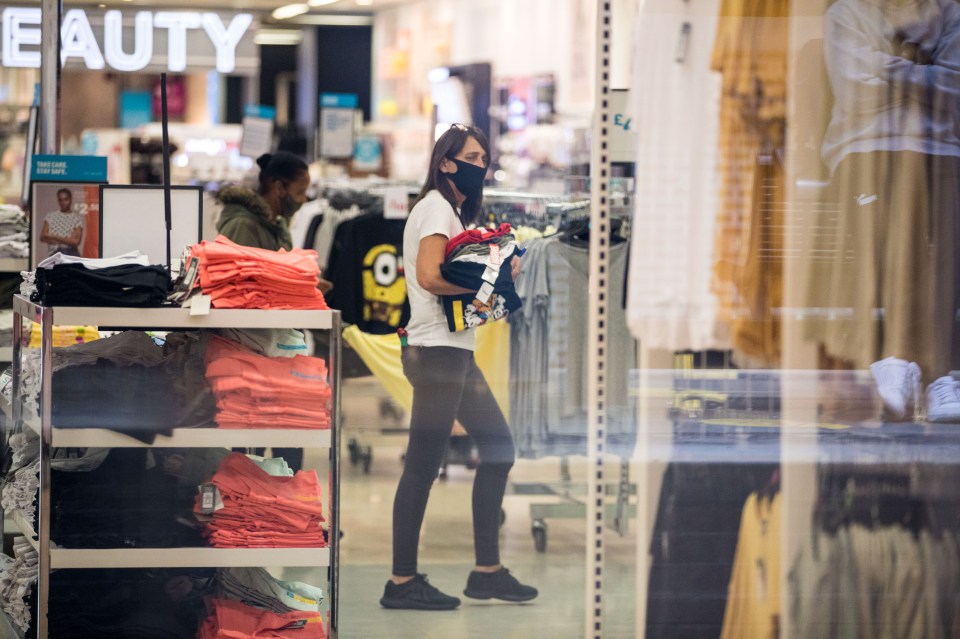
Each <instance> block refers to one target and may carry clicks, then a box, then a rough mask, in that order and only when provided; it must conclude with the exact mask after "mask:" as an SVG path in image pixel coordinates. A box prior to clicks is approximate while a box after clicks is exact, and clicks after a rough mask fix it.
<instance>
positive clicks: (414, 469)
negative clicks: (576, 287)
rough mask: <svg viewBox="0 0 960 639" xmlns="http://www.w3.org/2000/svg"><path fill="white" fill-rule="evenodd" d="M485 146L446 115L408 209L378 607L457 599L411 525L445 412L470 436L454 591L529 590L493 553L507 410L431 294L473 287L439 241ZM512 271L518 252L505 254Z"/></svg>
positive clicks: (476, 192)
mask: <svg viewBox="0 0 960 639" xmlns="http://www.w3.org/2000/svg"><path fill="white" fill-rule="evenodd" d="M489 158H490V147H489V145H488V143H487V139H486V137H485V136H484V135H483V133H482V132H481V131H480V130H479V129H476V128H474V127H468V126H465V125H462V124H454V125H453V126H452V127H450V129H449V130H448V131H446V132H445V133H444V134H443V135H441V136H440V139H439V140H437V143H436V144H435V145H434V148H433V153H432V156H431V159H430V168H429V171H428V173H427V180H426V182H425V184H424V186H423V189H422V190H421V192H420V196H419V197H418V198H417V201H416V203H415V204H414V207H413V210H412V211H411V212H410V217H409V218H408V219H407V224H406V228H405V230H404V234H403V267H404V275H405V279H406V282H407V296H408V298H409V300H410V322H409V323H408V324H407V327H406V331H407V345H406V346H404V347H403V354H402V356H401V357H402V360H403V372H404V375H406V377H407V379H408V380H409V381H410V383H411V385H412V386H413V409H412V411H411V417H410V441H409V444H408V446H407V454H406V457H405V460H404V467H403V475H402V476H401V478H400V483H399V485H398V486H397V494H396V497H395V498H394V503H393V575H392V576H391V578H390V580H389V581H387V584H386V586H385V587H384V593H383V597H382V598H381V599H380V604H381V605H382V606H383V607H385V608H407V609H418V610H450V609H453V608H456V607H457V606H459V605H460V600H459V599H458V598H456V597H451V596H449V595H446V594H444V593H443V592H441V591H440V590H438V589H437V588H435V587H434V586H432V585H430V583H429V582H428V581H427V579H426V575H423V574H418V573H417V546H418V544H419V541H420V526H421V524H422V523H423V514H424V511H425V510H426V506H427V498H428V497H429V495H430V488H431V487H432V485H433V482H434V480H435V479H436V477H437V473H438V472H439V470H440V465H441V463H442V460H443V454H444V450H445V447H446V445H447V442H448V440H449V437H450V429H451V428H452V426H453V422H454V419H456V420H458V421H459V422H460V423H461V424H462V425H463V426H464V428H466V430H467V432H469V433H470V435H471V436H472V437H473V440H474V441H475V442H476V444H477V451H478V453H479V457H480V463H479V465H478V466H477V471H476V476H475V477H474V483H473V531H474V549H475V553H476V566H475V568H474V570H473V571H472V572H471V573H470V575H469V577H468V579H467V587H466V589H465V590H464V591H463V592H464V594H465V595H466V596H468V597H472V598H475V599H502V600H504V601H529V600H531V599H533V598H534V597H536V596H537V590H536V589H535V588H532V587H530V586H526V585H523V584H521V583H520V582H519V581H517V580H516V578H514V577H513V576H512V575H511V574H510V572H509V571H508V570H507V569H506V568H504V567H503V565H502V564H501V563H500V548H499V527H500V509H501V505H502V504H503V494H504V491H505V490H506V486H507V474H508V473H509V472H510V468H511V467H512V466H513V462H514V458H515V451H514V445H513V438H512V436H511V434H510V429H509V427H508V426H507V422H506V419H504V417H503V413H502V412H501V411H500V408H499V406H498V405H497V402H496V400H495V399H494V397H493V394H492V393H491V392H490V388H489V386H488V385H487V382H486V380H485V379H484V378H483V374H482V373H481V372H480V369H479V368H478V367H477V364H476V362H475V361H474V357H473V350H474V344H475V340H476V336H475V334H474V331H475V330H476V329H467V330H464V331H460V332H456V333H452V332H450V331H449V329H448V328H447V320H446V318H445V317H444V314H443V310H442V308H441V306H440V299H439V296H440V295H458V294H465V293H475V292H476V291H469V290H467V289H464V288H461V287H459V286H455V285H454V284H451V283H450V282H448V281H446V280H445V279H443V277H442V276H441V274H440V265H441V264H442V263H443V258H444V252H445V250H446V247H447V241H448V240H449V239H450V238H452V237H454V236H455V235H457V234H459V233H461V232H462V231H464V230H465V227H467V226H469V225H471V224H473V223H475V222H476V221H477V218H478V217H479V215H480V208H481V202H482V199H483V180H484V177H485V176H486V173H487V166H488V164H489V162H490V159H489ZM511 266H512V269H513V274H514V278H516V275H517V273H518V272H519V260H518V259H517V258H514V260H513V262H512V264H511Z"/></svg>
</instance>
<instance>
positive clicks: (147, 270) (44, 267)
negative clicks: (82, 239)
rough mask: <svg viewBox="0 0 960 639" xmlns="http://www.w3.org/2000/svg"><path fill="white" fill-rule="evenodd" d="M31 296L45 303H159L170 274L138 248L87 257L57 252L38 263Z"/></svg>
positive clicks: (102, 304) (140, 305)
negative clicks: (132, 250)
mask: <svg viewBox="0 0 960 639" xmlns="http://www.w3.org/2000/svg"><path fill="white" fill-rule="evenodd" d="M34 283H35V287H36V290H34V291H33V292H32V293H31V295H30V299H31V300H33V301H34V302H37V303H39V304H43V305H44V306H132V307H150V306H160V305H162V304H163V303H164V301H166V298H167V293H168V292H169V290H170V273H169V272H167V270H166V269H165V268H164V267H163V266H158V265H151V264H150V263H149V259H148V258H147V256H145V255H141V254H140V253H139V252H138V251H134V252H132V253H127V254H124V255H120V256H118V257H113V258H105V259H92V258H91V259H86V258H79V257H70V256H65V255H62V254H61V253H57V254H56V255H53V256H51V257H48V258H47V259H45V260H44V261H42V262H40V263H39V264H38V265H37V270H36V273H35V274H34Z"/></svg>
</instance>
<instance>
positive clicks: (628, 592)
mask: <svg viewBox="0 0 960 639" xmlns="http://www.w3.org/2000/svg"><path fill="white" fill-rule="evenodd" d="M395 440H396V442H400V441H402V440H401V438H400V437H399V436H398V437H395ZM401 455H402V448H401V447H399V446H397V445H396V444H394V445H390V446H377V447H375V448H374V449H373V461H372V463H371V465H370V469H369V473H366V472H364V470H363V467H362V465H359V464H358V465H351V464H350V463H349V461H348V458H347V456H346V455H344V462H345V463H344V465H343V468H342V472H341V504H342V506H341V514H342V522H343V524H342V525H343V529H344V531H345V536H344V538H343V541H342V545H341V561H342V567H341V574H340V625H339V626H340V627H339V630H340V637H341V638H344V639H373V638H378V637H390V638H394V639H402V638H410V639H427V638H434V637H436V638H441V637H442V638H445V639H448V638H461V637H462V638H469V639H483V638H487V637H489V638H497V639H508V638H514V637H515V638H524V639H526V638H529V637H552V638H566V637H569V638H571V639H573V638H576V637H582V636H584V620H585V586H584V583H585V581H586V578H587V575H586V574H585V559H584V557H585V555H584V553H585V522H584V520H583V519H582V518H578V519H551V520H549V521H548V522H547V523H548V537H547V540H548V541H547V548H546V552H543V553H541V552H537V551H536V550H535V548H534V543H533V537H532V535H531V520H530V515H529V503H530V502H531V501H538V502H541V503H542V502H544V501H549V500H552V501H557V498H556V497H537V498H531V497H527V496H521V495H508V496H507V497H506V500H505V503H504V511H505V513H506V519H505V521H504V525H503V527H502V529H501V553H502V559H503V563H504V564H505V565H506V566H508V567H509V568H510V569H511V571H512V572H513V573H514V574H515V575H517V576H518V577H519V578H520V579H521V580H523V581H524V582H526V583H529V584H531V585H534V586H536V587H537V588H538V589H539V590H540V596H539V597H538V598H537V599H536V600H534V601H533V602H530V603H528V604H519V605H518V604H507V603H500V602H496V603H492V602H480V601H475V600H472V599H467V598H465V597H463V596H462V590H463V588H464V586H465V585H466V578H467V574H468V572H469V570H470V569H471V567H472V563H473V550H472V546H473V544H472V527H471V519H470V517H471V515H470V490H471V484H472V481H473V471H472V470H468V469H467V468H466V467H464V466H451V467H450V468H449V470H448V474H447V478H446V479H441V480H438V481H437V482H436V484H435V485H434V488H433V492H432V494H431V498H430V502H429V505H428V508H427V514H426V519H425V522H424V529H423V534H422V536H421V546H420V562H421V565H420V571H421V572H425V573H427V575H428V576H429V578H430V581H431V583H433V584H434V585H436V586H437V587H439V588H440V589H442V590H444V591H445V592H447V593H449V594H454V595H457V596H460V597H461V599H462V601H463V603H462V604H461V606H460V608H459V609H458V610H455V611H444V612H423V611H405V610H400V611H398V610H386V609H383V608H381V607H380V605H379V603H378V601H379V599H380V596H381V594H382V593H383V586H384V582H385V581H386V579H387V578H388V576H389V574H390V560H391V534H390V527H391V509H392V503H393V493H394V490H395V488H396V484H397V481H398V479H399V477H400V472H401V469H402V464H401ZM307 461H308V463H309V461H310V460H309V459H308V460H307ZM559 468H560V465H559V461H558V460H557V459H556V458H553V459H546V460H536V461H530V460H520V461H518V463H517V465H516V466H515V467H514V471H513V473H512V475H511V479H512V480H513V481H557V480H558V479H559V477H560V474H559V473H560V470H559ZM579 470H580V469H579V468H578V467H576V466H575V467H574V468H572V472H573V473H574V477H576V476H577V473H578V471H579ZM608 532H609V534H608V535H607V537H606V539H607V547H606V558H607V569H606V575H605V581H604V589H605V590H604V602H605V609H606V621H605V624H606V628H605V631H606V634H605V636H608V637H624V638H626V637H633V636H635V633H634V630H633V629H634V627H635V625H636V621H635V614H636V613H635V610H636V607H635V605H634V599H635V592H636V584H635V583H634V581H635V570H634V566H635V565H636V559H635V558H636V545H635V537H634V536H633V535H632V534H627V535H626V536H623V537H621V536H619V534H618V533H616V532H615V531H612V530H610V531H608ZM285 576H296V573H295V572H294V571H286V572H285Z"/></svg>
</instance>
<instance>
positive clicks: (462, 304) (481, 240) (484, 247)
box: [440, 223, 522, 332]
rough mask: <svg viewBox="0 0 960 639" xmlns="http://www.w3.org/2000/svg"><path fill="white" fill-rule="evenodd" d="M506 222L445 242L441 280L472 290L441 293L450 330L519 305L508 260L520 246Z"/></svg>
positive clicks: (490, 318)
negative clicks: (454, 293)
mask: <svg viewBox="0 0 960 639" xmlns="http://www.w3.org/2000/svg"><path fill="white" fill-rule="evenodd" d="M511 231H512V229H511V227H510V225H509V224H506V223H504V224H501V225H500V226H499V228H497V229H482V228H481V229H471V230H469V231H464V232H463V233H460V234H459V235H457V236H455V237H453V238H451V239H450V241H449V242H447V248H446V252H445V255H444V261H443V264H441V265H440V273H441V274H442V275H443V279H445V280H447V281H448V282H450V283H451V284H456V285H457V286H461V287H463V288H466V289H469V290H471V291H476V292H475V293H467V294H463V295H441V296H440V302H441V304H442V306H443V313H444V315H445V316H446V318H447V328H449V329H450V331H451V332H456V331H462V330H466V329H468V328H476V327H477V326H481V325H483V324H486V323H487V322H492V321H495V320H499V319H504V318H505V317H506V316H507V315H508V314H509V313H512V312H513V311H515V310H517V309H518V308H520V306H521V304H522V303H521V301H520V297H519V296H518V295H517V290H516V288H515V287H514V284H513V274H512V271H511V267H510V261H511V260H512V259H513V257H514V256H515V255H517V253H518V250H519V246H518V245H517V241H516V239H514V237H513V234H512V232H511Z"/></svg>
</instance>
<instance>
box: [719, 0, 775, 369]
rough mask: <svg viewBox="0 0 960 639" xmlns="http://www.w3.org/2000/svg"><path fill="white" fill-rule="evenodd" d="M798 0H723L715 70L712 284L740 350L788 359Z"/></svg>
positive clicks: (772, 361)
mask: <svg viewBox="0 0 960 639" xmlns="http://www.w3.org/2000/svg"><path fill="white" fill-rule="evenodd" d="M789 8H790V3H789V0H722V7H721V10H720V15H719V17H718V22H717V31H716V38H715V40H714V47H713V52H712V58H711V69H712V70H714V71H716V72H718V73H719V74H720V77H721V82H722V91H721V99H720V139H719V150H720V157H719V159H718V166H717V170H718V172H719V178H720V187H719V188H720V192H719V199H720V204H719V210H718V211H717V226H716V230H715V231H714V256H713V259H714V263H713V274H712V281H711V288H712V290H713V292H714V293H715V294H716V296H717V303H718V311H717V316H718V317H719V319H721V320H722V321H726V322H728V323H729V324H730V329H731V331H730V333H731V339H732V342H733V347H734V350H736V351H738V352H739V353H740V354H742V355H744V356H747V357H749V358H752V359H759V360H761V361H762V362H763V363H765V364H766V365H770V366H776V365H777V364H778V362H779V360H780V318H779V317H778V316H777V315H775V314H774V311H775V309H777V308H779V307H781V306H782V298H783V281H782V280H783V276H782V274H783V253H784V248H783V233H784V230H783V229H784V221H783V217H784V213H783V209H784V207H783V204H782V202H783V188H784V179H785V176H784V171H783V168H782V166H781V163H780V160H779V159H778V158H777V155H776V154H777V151H778V150H780V149H782V148H783V147H784V145H785V131H786V126H785V118H786V91H787V89H786V87H787V85H786V77H787V45H788V43H789V41H790V38H789V37H788V36H789V17H788V16H789Z"/></svg>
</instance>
